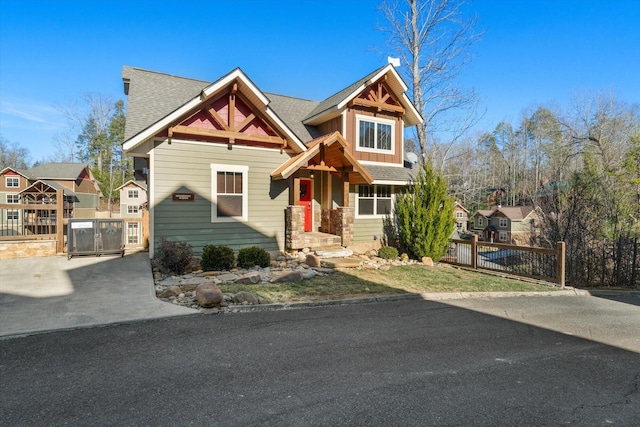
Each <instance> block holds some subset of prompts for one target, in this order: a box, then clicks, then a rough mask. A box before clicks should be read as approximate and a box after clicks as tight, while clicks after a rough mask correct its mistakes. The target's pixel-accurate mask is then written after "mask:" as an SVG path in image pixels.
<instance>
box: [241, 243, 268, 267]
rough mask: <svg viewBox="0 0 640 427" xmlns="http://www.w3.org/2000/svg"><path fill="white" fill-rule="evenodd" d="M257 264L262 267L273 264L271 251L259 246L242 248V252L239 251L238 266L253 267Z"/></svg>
mask: <svg viewBox="0 0 640 427" xmlns="http://www.w3.org/2000/svg"><path fill="white" fill-rule="evenodd" d="M256 265H257V266H259V267H262V268H264V267H269V266H270V265H271V255H269V252H267V251H265V250H264V249H262V248H259V247H257V246H251V247H249V248H242V249H240V252H238V266H239V267H241V268H251V267H254V266H256Z"/></svg>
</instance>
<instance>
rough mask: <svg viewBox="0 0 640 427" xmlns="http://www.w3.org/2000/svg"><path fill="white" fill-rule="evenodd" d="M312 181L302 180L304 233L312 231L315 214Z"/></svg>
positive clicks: (301, 199)
mask: <svg viewBox="0 0 640 427" xmlns="http://www.w3.org/2000/svg"><path fill="white" fill-rule="evenodd" d="M311 200H312V199H311V180H310V179H301V180H300V206H304V231H311V228H312V221H311V220H312V218H313V213H312V210H311V204H312V201H311Z"/></svg>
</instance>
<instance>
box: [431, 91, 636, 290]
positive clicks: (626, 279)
mask: <svg viewBox="0 0 640 427" xmlns="http://www.w3.org/2000/svg"><path fill="white" fill-rule="evenodd" d="M443 152H444V150H440V151H438V150H436V153H443ZM432 161H433V164H434V165H438V166H440V167H441V170H442V173H443V174H444V175H445V176H446V177H447V178H448V180H449V182H450V191H451V192H452V193H453V194H454V195H455V196H456V197H457V198H459V199H460V200H461V201H462V203H463V204H464V205H465V207H467V209H469V210H470V211H471V212H475V211H476V210H477V209H487V208H490V207H491V206H494V205H498V204H503V205H534V206H537V207H538V208H539V209H540V214H541V216H542V219H543V226H542V229H543V230H544V231H543V236H542V237H543V244H546V245H548V246H550V247H553V246H554V245H555V242H556V241H560V240H562V241H565V242H566V244H567V279H568V281H570V282H571V283H575V284H578V283H579V284H582V285H584V284H594V285H602V286H622V287H626V286H629V287H633V286H635V284H636V283H637V281H638V279H639V277H638V273H639V272H638V269H639V268H640V259H639V254H638V237H639V236H640V222H639V221H640V116H639V110H638V105H628V104H625V103H624V102H622V101H620V100H619V99H617V98H616V97H615V96H612V95H607V94H600V95H590V96H583V97H581V98H577V97H576V98H574V99H573V101H572V103H571V105H570V106H569V107H568V108H567V109H566V110H564V111H561V110H559V109H557V108H550V107H539V108H537V109H535V110H534V111H532V112H530V113H529V114H523V116H522V118H521V119H520V120H519V122H518V123H509V122H501V123H499V124H498V125H497V126H496V127H495V129H494V130H493V132H487V133H483V134H481V135H479V136H478V137H476V138H473V139H467V140H466V141H465V142H463V143H458V144H456V145H455V146H453V147H451V149H450V150H449V152H448V157H446V158H442V157H440V158H438V157H435V158H433V159H432Z"/></svg>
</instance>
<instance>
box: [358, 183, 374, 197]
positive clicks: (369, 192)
mask: <svg viewBox="0 0 640 427" xmlns="http://www.w3.org/2000/svg"><path fill="white" fill-rule="evenodd" d="M358 196H360V197H373V185H361V186H359V187H358Z"/></svg>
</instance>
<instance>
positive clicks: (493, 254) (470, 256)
mask: <svg viewBox="0 0 640 427" xmlns="http://www.w3.org/2000/svg"><path fill="white" fill-rule="evenodd" d="M440 261H442V262H446V263H449V264H454V265H460V266H464V267H470V268H473V269H482V270H491V271H499V272H503V273H509V274H513V275H516V276H522V277H529V278H533V279H540V280H545V281H550V282H554V283H556V284H558V285H559V286H560V287H564V285H565V283H564V282H565V244H564V242H558V243H557V245H556V248H555V249H547V248H537V247H531V246H516V245H507V244H503V243H489V242H479V241H478V236H475V235H474V236H472V238H471V240H458V239H452V240H451V241H450V245H449V251H448V253H447V254H446V255H445V256H443V257H442V259H441V260H440Z"/></svg>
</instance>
